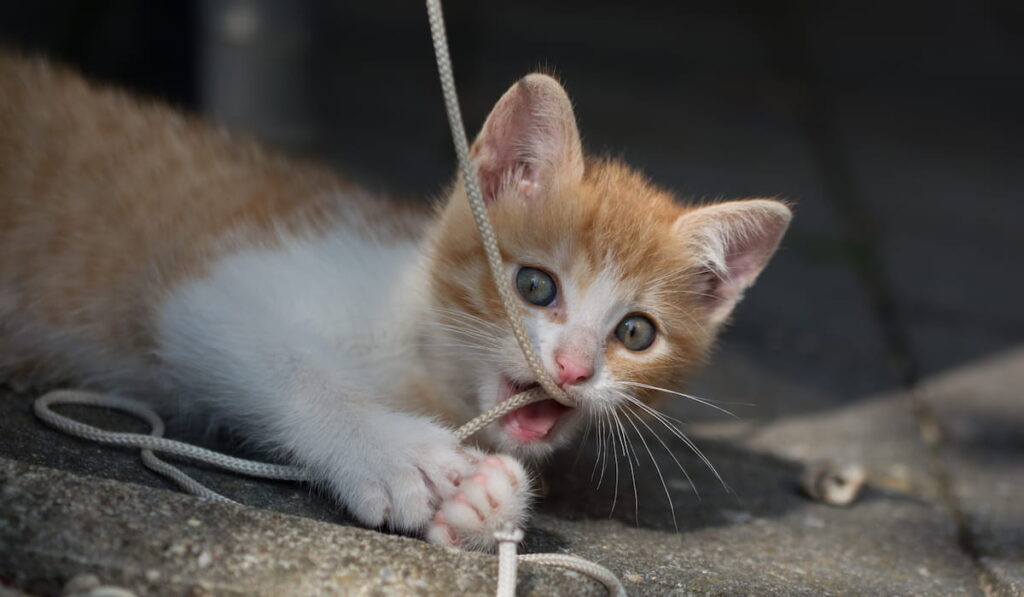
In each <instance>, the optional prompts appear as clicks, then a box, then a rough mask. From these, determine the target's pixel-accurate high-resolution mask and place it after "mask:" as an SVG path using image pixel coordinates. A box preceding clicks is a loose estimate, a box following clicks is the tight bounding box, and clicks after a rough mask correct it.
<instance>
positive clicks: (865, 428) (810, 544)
mask: <svg viewBox="0 0 1024 597" xmlns="http://www.w3.org/2000/svg"><path fill="white" fill-rule="evenodd" d="M908 406H909V404H908V402H907V399H906V397H905V396H903V395H893V396H883V397H878V398H876V399H871V400H865V401H863V402H860V403H857V404H855V405H852V406H850V407H848V408H845V409H840V410H838V411H835V412H829V413H814V414H808V415H803V416H790V417H786V418H784V419H782V420H779V421H776V422H773V423H771V424H769V425H767V427H766V428H764V429H763V430H761V431H757V432H750V431H749V430H747V431H746V434H747V437H745V438H744V434H743V433H740V434H736V435H734V436H732V438H731V439H730V440H729V441H722V440H714V439H708V438H707V437H704V434H703V433H701V431H702V429H703V426H701V425H698V426H696V427H695V428H694V429H692V430H691V429H689V428H687V431H692V432H693V435H692V437H694V439H695V441H696V443H697V444H698V445H699V447H700V448H701V450H702V451H703V452H704V454H705V455H706V456H707V457H708V459H709V460H710V461H711V462H712V463H713V464H714V466H715V467H716V469H717V470H718V472H719V473H720V474H721V477H722V479H723V480H724V482H725V483H727V484H728V485H729V487H730V488H731V491H730V490H727V489H726V488H725V487H724V485H723V484H722V483H721V482H720V481H719V480H718V479H717V478H716V477H715V475H714V474H712V473H711V472H710V471H709V470H708V468H707V467H706V466H705V465H704V464H703V463H702V462H701V460H700V459H699V458H697V457H696V456H694V455H692V453H691V452H690V451H689V449H688V448H687V447H686V446H685V445H684V444H683V442H682V441H680V440H678V439H668V436H667V434H665V433H662V435H663V437H665V438H666V439H665V441H666V444H667V446H668V447H669V448H670V449H671V450H672V453H673V454H675V456H676V458H678V460H679V462H680V463H681V464H682V465H683V467H684V468H685V469H686V470H687V472H688V473H689V475H690V476H691V478H692V484H691V482H690V481H688V480H687V478H686V477H685V476H684V474H683V473H682V472H681V471H680V470H678V468H677V467H676V464H675V462H674V461H673V460H672V458H671V457H670V456H669V455H668V454H667V452H666V451H665V449H664V447H662V446H661V445H660V444H659V443H657V441H656V440H654V439H652V437H651V434H650V433H648V432H647V431H646V430H645V435H646V436H647V439H646V441H647V444H648V446H650V448H651V452H652V454H650V455H649V454H648V453H647V451H646V449H647V448H645V447H644V444H643V443H642V442H640V441H638V440H636V439H633V441H632V449H633V450H635V452H636V454H637V458H636V459H635V460H634V461H633V463H632V467H630V466H629V465H627V464H626V460H627V458H626V456H625V455H623V454H621V453H620V454H619V456H618V458H617V460H618V479H617V480H616V478H615V477H616V472H615V468H614V465H613V462H614V460H613V458H611V457H609V458H608V459H607V463H605V461H604V460H602V459H598V455H599V454H601V453H602V450H601V449H599V447H598V445H595V444H594V443H593V442H590V443H588V444H587V445H586V446H585V447H584V448H583V449H582V451H581V453H580V454H579V455H578V458H577V455H574V454H565V455H562V456H560V457H559V458H556V460H555V462H554V464H553V465H552V469H551V470H549V471H548V472H547V478H549V479H550V481H549V483H548V488H549V489H548V494H547V496H546V498H545V500H544V501H543V503H541V504H540V505H539V514H538V515H537V516H536V517H535V520H534V523H533V524H534V526H535V527H536V529H535V532H534V540H535V541H539V542H540V545H537V544H535V545H534V548H544V546H545V541H546V542H547V543H546V545H551V546H561V547H564V548H566V549H568V550H570V551H572V552H574V553H579V554H580V555H583V556H584V557H590V556H593V557H599V558H601V559H602V561H605V562H607V563H611V564H612V565H613V566H615V567H617V569H619V570H621V571H622V574H623V575H624V576H625V577H626V578H629V579H632V580H633V581H635V584H634V585H633V586H632V587H631V588H632V589H634V590H636V591H637V592H638V594H651V595H658V594H668V593H670V592H671V591H678V592H679V594H758V595H828V594H831V595H838V594H857V595H893V594H915V595H951V594H964V595H976V594H980V589H979V586H978V584H977V579H976V575H975V568H974V563H973V562H972V560H971V558H970V557H968V556H967V555H966V554H964V553H963V552H962V551H961V550H960V548H959V546H958V545H957V536H956V530H957V529H956V525H955V523H954V518H953V516H952V515H951V514H950V512H949V511H948V509H947V508H946V506H945V504H944V503H943V502H942V501H941V499H940V498H939V495H938V493H939V492H938V488H937V487H936V484H935V482H934V477H933V476H932V474H931V470H930V468H929V464H930V460H929V452H928V450H927V448H926V447H925V446H924V444H923V443H922V442H921V441H920V440H918V439H917V424H916V419H915V417H914V415H913V413H912V412H910V410H909V408H908ZM626 427H627V429H630V427H629V425H628V424H626ZM628 434H629V435H630V436H631V437H633V438H635V436H636V435H637V434H636V432H635V431H634V430H631V429H630V431H629V432H628ZM826 458H834V459H838V460H840V461H850V460H855V461H859V462H861V463H863V464H864V465H865V466H867V468H868V471H869V473H870V480H869V487H868V488H867V490H866V491H865V493H864V494H863V495H862V496H861V497H860V499H859V500H858V501H856V502H855V503H854V504H853V505H852V506H851V507H848V508H838V507H832V506H826V505H823V504H820V503H817V502H814V501H812V500H810V499H809V498H807V497H806V496H805V495H803V493H802V492H801V491H800V490H799V489H798V483H797V480H798V477H799V476H800V473H801V471H802V470H803V467H804V466H805V465H806V464H809V463H813V462H817V461H818V460H820V459H826ZM595 459H598V460H597V466H596V467H595V466H594V462H595ZM652 460H655V461H656V462H657V463H658V465H657V468H655V466H653V465H652V463H651V461H652ZM602 468H604V475H603V477H602V475H601V470H602ZM591 475H593V476H591ZM661 475H664V478H665V486H667V488H668V491H669V493H670V494H671V503H672V508H673V509H670V507H669V506H668V503H669V501H668V499H667V498H666V495H665V487H663V486H662V484H661V481H660V476H661ZM633 476H635V479H636V481H635V487H636V489H635V490H634V486H633V481H632V477H633ZM599 481H600V482H599ZM694 488H696V491H695V490H694ZM634 491H635V494H634ZM698 492H699V497H698ZM673 517H674V519H673ZM677 529H678V531H677Z"/></svg>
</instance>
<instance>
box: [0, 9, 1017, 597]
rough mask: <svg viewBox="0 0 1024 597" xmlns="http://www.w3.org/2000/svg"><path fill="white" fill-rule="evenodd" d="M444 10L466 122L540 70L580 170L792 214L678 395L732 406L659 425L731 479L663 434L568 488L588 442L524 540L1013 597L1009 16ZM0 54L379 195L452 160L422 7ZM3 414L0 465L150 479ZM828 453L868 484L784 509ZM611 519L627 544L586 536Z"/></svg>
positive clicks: (12, 18)
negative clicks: (777, 204) (1, 460)
mask: <svg viewBox="0 0 1024 597" xmlns="http://www.w3.org/2000/svg"><path fill="white" fill-rule="evenodd" d="M444 4H445V11H446V17H447V23H448V29H449V36H450V40H451V44H452V52H453V59H454V64H455V73H456V77H457V81H458V87H459V92H460V96H461V99H462V103H463V111H464V114H465V119H466V123H467V126H468V128H469V133H470V134H471V135H472V134H474V132H475V131H476V130H477V129H478V128H479V126H480V125H481V124H482V122H483V119H484V118H485V116H486V115H487V112H488V111H489V109H490V107H491V106H492V105H493V103H494V102H495V101H496V100H497V98H498V97H499V96H500V95H501V93H502V92H503V91H504V90H505V89H506V88H507V87H508V86H509V85H510V84H511V83H513V82H514V81H515V80H516V79H517V78H518V77H520V76H522V75H524V74H526V73H528V72H530V71H532V70H537V69H541V70H545V71H548V72H552V73H554V74H556V75H558V76H559V77H560V78H561V79H562V80H563V82H564V84H565V86H566V88H567V89H568V91H569V93H570V95H571V96H572V98H573V100H574V103H575V108H576V111H577V116H578V119H579V123H580V130H581V132H582V133H583V136H584V142H585V145H586V147H587V148H588V149H589V150H590V151H591V152H594V153H602V154H609V155H613V156H618V157H621V158H623V159H625V160H626V161H628V162H629V163H631V164H632V165H634V166H636V167H637V168H640V169H642V170H643V171H645V172H646V173H647V174H649V175H650V176H651V177H652V178H653V179H654V180H655V181H657V182H658V183H659V184H661V185H663V186H665V187H667V188H670V189H672V190H673V191H674V192H676V193H677V195H678V196H679V197H680V198H681V199H684V200H688V199H692V200H699V201H707V200H714V199H720V198H742V197H755V196H772V197H780V198H784V199H786V200H789V201H791V202H793V204H794V205H795V210H796V218H795V220H794V223H793V226H792V228H791V229H790V232H789V233H788V235H787V237H786V239H785V241H784V243H783V245H782V247H781V248H780V250H779V253H778V254H777V256H776V257H775V258H774V260H773V261H772V263H771V264H770V265H769V267H768V269H767V270H766V271H765V273H764V274H763V275H762V276H761V279H760V280H759V281H758V283H757V285H756V286H755V287H754V288H753V289H752V290H751V291H750V292H749V294H748V297H747V299H746V301H745V302H744V303H743V304H741V305H740V306H739V308H738V309H737V312H736V316H735V322H734V324H733V325H732V326H731V327H730V328H729V329H728V330H727V331H726V333H725V334H724V336H723V338H722V342H721V345H720V348H719V350H718V353H717V354H716V355H715V357H714V359H713V360H712V363H711V366H710V367H708V369H707V370H706V372H705V373H704V374H703V375H702V377H701V378H700V379H699V380H697V381H696V382H695V384H694V386H693V390H692V391H693V392H694V393H695V394H697V395H700V396H702V397H704V398H707V399H712V400H721V401H725V402H728V403H730V404H728V405H727V408H729V409H731V410H734V411H735V412H736V414H737V415H738V419H737V420H732V419H728V418H726V417H724V416H723V415H722V414H721V413H719V412H717V411H714V410H712V409H707V408H703V407H699V406H698V405H695V404H693V403H688V402H685V401H680V402H677V403H673V404H672V405H671V407H670V412H671V414H672V415H673V416H677V417H679V418H682V419H683V420H685V421H686V422H696V423H698V424H697V425H694V426H692V427H689V428H687V429H688V432H691V431H692V432H693V433H694V434H695V435H696V436H697V437H698V439H699V440H700V441H699V443H700V445H701V447H702V448H703V449H705V451H706V452H707V453H708V454H709V456H710V457H711V459H712V460H713V461H714V462H715V464H716V465H717V466H718V467H719V469H720V470H721V472H722V476H723V478H724V480H725V481H726V482H727V483H728V484H730V485H731V486H732V488H733V489H734V490H735V491H734V492H730V491H729V490H728V489H727V488H726V487H725V485H724V484H723V483H720V482H719V480H718V479H717V478H716V477H715V476H714V475H712V474H711V473H710V472H709V471H708V470H707V469H706V468H705V467H704V465H703V463H701V462H700V461H699V459H698V458H697V457H696V456H694V455H691V454H689V452H690V450H689V448H688V447H687V446H685V445H683V443H682V442H679V441H676V440H674V439H673V438H671V437H669V436H668V435H667V434H665V433H664V432H663V433H662V436H663V437H666V438H667V440H668V443H667V445H666V446H665V448H666V453H661V451H660V448H658V447H657V446H655V448H657V450H656V453H655V454H654V455H652V456H651V460H652V461H655V460H656V462H660V463H661V465H660V466H661V468H660V469H658V470H657V471H653V470H652V469H651V468H650V467H646V462H647V460H646V456H645V455H644V452H643V449H644V448H645V447H646V443H645V445H643V446H641V445H639V444H638V443H637V442H635V441H634V442H633V443H634V449H635V450H636V451H637V452H638V454H639V455H640V457H639V458H637V459H636V464H637V471H636V479H635V481H634V487H633V489H632V491H630V489H629V482H628V480H627V479H626V478H625V477H626V471H625V464H626V463H628V462H629V458H628V457H627V458H626V459H625V462H624V463H622V466H623V473H622V475H623V477H624V479H623V481H622V482H621V483H620V482H619V479H618V473H617V472H616V479H615V485H614V488H610V486H611V483H610V482H608V481H606V482H605V483H604V485H603V486H601V483H600V481H597V483H596V485H598V487H596V488H595V480H594V478H593V475H592V474H591V475H590V478H589V479H588V478H587V474H585V473H586V470H589V469H590V462H591V461H593V462H594V466H595V467H596V465H597V462H598V457H599V456H598V452H600V450H599V447H598V446H595V443H594V441H593V440H591V441H590V442H589V443H584V444H583V447H582V448H581V450H582V452H583V462H585V463H586V464H585V465H583V468H584V474H581V475H561V476H559V477H558V482H557V483H553V484H551V487H550V488H549V493H548V495H547V499H546V501H545V502H544V503H543V504H542V505H541V506H540V507H539V508H538V512H537V513H536V515H535V516H534V518H533V523H532V524H533V525H534V526H533V528H531V532H530V534H529V535H528V542H530V547H529V549H533V550H537V549H540V550H545V549H548V550H550V549H555V548H562V547H566V548H568V549H570V550H573V551H575V552H576V553H580V554H582V555H585V556H587V555H589V557H597V558H599V559H601V560H602V561H604V562H606V563H607V562H611V563H612V564H613V567H616V570H618V571H620V572H621V571H626V570H634V571H638V572H637V575H634V576H635V579H637V578H638V579H641V581H642V582H644V583H648V584H647V585H644V586H646V587H647V589H646V590H647V591H649V593H650V594H663V593H664V592H665V591H667V590H669V588H672V587H679V586H684V585H683V584H680V583H696V584H687V585H686V586H690V587H691V588H693V587H696V589H695V590H699V591H700V592H702V593H703V592H704V591H705V590H706V589H705V588H704V585H701V584H700V583H701V582H703V580H701V579H705V580H706V579H715V580H713V582H712V581H710V580H709V581H708V582H711V584H710V585H708V586H714V587H718V588H719V589H722V590H723V591H724V592H725V593H726V594H740V593H747V592H750V591H753V592H754V593H765V592H770V591H769V589H771V591H776V590H777V591H778V592H777V593H775V594H793V593H794V592H796V589H797V588H800V587H802V588H804V589H807V592H806V593H805V594H825V593H828V592H838V593H840V594H922V595H924V594H934V595H948V594H953V593H954V589H955V587H962V588H963V592H964V594H974V593H973V592H974V591H976V590H977V583H976V582H975V576H976V575H978V574H980V575H981V576H982V581H983V582H982V584H985V585H986V586H991V584H992V583H993V582H995V583H996V584H997V585H999V583H1003V584H1002V585H999V586H1004V587H1016V589H1014V590H1017V591H1024V582H1022V581H1021V580H1020V579H1024V574H1022V572H1021V571H1024V502H1022V501H1021V500H1020V497H1019V496H1020V495H1021V493H1022V492H1024V389H1022V388H1024V309H1022V307H1024V275H1022V270H1024V268H1022V261H1024V250H1022V242H1021V236H1022V232H1021V231H1022V226H1024V193H1022V191H1021V189H1022V188H1024V141H1022V138H1024V109H1022V108H1024V3H1021V2H1019V1H1014V0H976V1H972V2H951V1H943V2H937V1H933V2H901V1H890V2H884V3H883V2H863V1H858V2H812V1H800V0H786V1H778V2H775V1H760V0H722V1H718V2H692V1H684V0H679V1H673V2H651V1H643V0H638V1H632V2H623V1H615V2H613V1H608V0H589V1H586V2H541V1H538V0H523V1H518V2H483V1H475V2H470V1H465V0H446V1H445V3H444ZM0 45H6V46H8V47H14V48H19V49H22V50H27V51H33V52H39V53H43V54H46V55H49V56H50V57H52V58H53V59H55V60H58V61H61V62H64V63H67V64H70V65H72V66H74V67H75V68H77V69H79V70H81V71H83V72H84V73H86V74H87V75H88V76H90V77H91V78H94V79H97V80H100V81H105V82H108V83H111V84H114V85H118V86H121V87H124V88H127V89H130V90H132V91H135V92H137V93H139V94H142V95H146V96H152V97H158V98H162V99H163V100H165V101H167V102H169V103H171V104H173V105H175V106H177V107H179V108H182V109H184V110H188V111H191V112H195V113H200V114H202V115H204V116H205V117H207V118H209V119H211V120H214V121H217V122H220V123H223V124H226V125H227V126H229V127H230V128H232V129H235V130H238V131H241V132H245V133H250V134H255V135H257V136H259V137H261V138H263V139H265V140H266V141H267V142H268V143H270V144H273V145H275V146H278V147H283V148H285V149H287V150H289V151H291V152H294V153H298V154H303V155H308V156H313V157H315V158H318V159H321V160H325V161H327V162H329V163H331V164H333V165H334V166H336V167H337V168H339V169H341V170H343V171H344V172H346V173H347V174H348V175H349V176H351V177H353V178H355V179H356V180H359V181H361V182H362V183H363V184H365V185H367V186H369V187H371V188H373V189H376V190H378V191H380V192H381V193H387V194H391V195H396V196H403V197H410V198H420V199H422V200H428V199H430V198H432V197H435V196H436V195H437V194H438V193H439V192H440V190H441V189H442V187H443V186H444V185H445V184H446V183H447V182H448V181H449V180H450V178H451V176H452V174H453V172H454V167H455V160H454V156H453V153H452V149H451V142H450V139H449V133H448V128H447V121H446V119H445V115H444V110H443V107H442V103H441V94H440V88H439V84H438V82H437V75H436V71H435V65H434V61H433V60H434V59H433V54H432V48H431V44H430V41H429V35H428V30H427V23H426V17H425V12H424V8H423V5H422V3H421V2H416V1H410V0H402V1H397V0H378V1H375V2H339V1H330V2H329V1H326V0H324V1H314V0H307V1H291V2H280V1H275V0H197V1H155V0H150V1H146V2H132V1H127V0H108V1H97V0H92V1H72V0H66V1H57V0H37V1H34V2H5V3H0ZM12 396H13V394H12ZM733 403H736V404H733ZM27 404H28V402H27V398H26V399H25V400H21V399H19V400H10V401H6V402H4V401H0V407H3V408H4V409H6V410H5V411H4V412H2V413H0V414H2V415H3V416H0V427H6V429H0V431H3V434H2V437H4V438H5V440H4V441H0V456H6V457H11V458H14V459H15V460H23V461H25V462H32V463H35V464H40V465H44V466H48V467H56V468H65V469H68V470H72V471H76V472H84V473H87V474H94V475H100V476H106V477H114V478H117V479H121V480H130V481H134V482H138V483H142V484H147V485H154V486H157V487H168V485H167V484H165V483H164V482H163V481H162V480H160V479H157V478H155V477H154V476H152V475H150V474H149V473H148V472H146V471H144V470H142V469H141V467H140V466H139V465H138V462H137V460H136V457H135V455H134V454H130V453H127V452H124V451H116V450H109V449H106V448H101V447H97V446H89V445H83V444H81V442H75V441H74V440H69V439H67V438H65V437H63V436H58V434H56V432H52V431H50V430H47V429H44V428H43V427H42V425H41V424H39V423H38V422H36V421H34V420H32V419H31V413H30V412H28V408H27V407H26V405H27ZM82 416H83V417H85V418H88V417H89V416H97V415H95V414H92V415H89V414H83V415H82ZM637 433H638V434H639V430H637ZM669 449H671V450H672V451H674V452H675V453H676V454H677V455H679V458H680V459H681V460H682V462H683V463H684V465H685V466H686V467H687V469H688V470H690V472H691V473H692V474H694V478H693V482H692V486H691V483H690V481H689V480H688V479H684V478H683V477H682V476H680V475H679V474H678V471H676V470H675V468H674V467H675V464H674V463H673V460H674V459H675V457H674V456H672V460H670V459H669V458H668V456H671V455H670V454H667V450H669ZM577 458H579V455H578V454H574V453H573V452H572V451H571V450H570V451H567V455H566V456H564V457H561V458H556V459H555V461H554V462H553V463H552V464H551V466H553V467H554V468H555V469H556V470H559V469H569V468H572V467H574V466H575V465H576V460H575V459H577ZM606 458H607V457H606ZM826 458H832V459H837V460H853V461H857V462H861V463H864V464H865V465H866V466H867V467H868V470H869V477H870V484H871V487H872V488H873V489H872V490H869V492H868V497H867V498H866V499H865V500H862V501H863V503H861V504H860V506H858V507H855V508H851V509H848V510H839V509H830V508H827V507H824V506H820V505H815V504H812V503H811V502H810V501H809V500H807V499H806V497H801V494H800V492H799V491H797V490H796V479H797V477H798V476H799V474H800V470H801V469H802V468H803V467H805V466H807V465H809V464H811V463H814V462H816V461H818V460H821V459H826ZM641 461H643V466H642V465H641ZM615 462H616V464H617V465H618V464H619V461H618V459H617V458H616V460H615ZM602 467H604V465H602ZM609 467H610V465H609ZM645 467H646V468H645ZM632 468H633V467H632V464H631V465H630V471H629V473H630V474H631V475H632V474H633V471H632ZM662 471H666V475H665V476H666V478H667V486H664V485H662V484H661V476H662ZM655 472H656V473H657V474H655ZM196 474H197V476H198V477H199V478H200V479H201V480H202V481H203V482H204V483H207V484H209V485H211V486H213V487H214V488H215V489H217V490H218V491H221V492H223V493H228V494H230V495H233V496H236V497H237V496H239V494H242V497H240V498H239V499H240V501H243V502H244V503H246V504H250V505H257V506H263V507H269V508H274V509H278V510H283V511H287V512H292V513H297V514H302V515H305V516H311V517H315V518H321V519H327V520H331V521H337V520H339V519H340V518H341V514H340V513H338V512H337V511H336V510H334V509H333V508H332V507H331V506H330V504H326V503H325V502H324V501H322V500H321V501H319V502H317V501H316V500H310V499H309V496H308V495H306V494H305V492H302V491H300V492H296V491H294V489H293V488H292V487H290V486H284V487H282V486H280V484H277V485H274V484H268V483H262V484H261V483H259V482H255V481H245V482H244V484H243V482H241V481H239V480H238V479H237V478H235V477H232V476H230V475H220V474H218V473H212V472H209V471H197V472H196ZM609 476H610V473H609ZM637 486H638V487H639V490H637V489H636V487H637ZM598 489H600V490H598ZM663 489H664V490H665V493H668V490H669V489H671V493H672V496H671V498H668V500H666V499H665V496H664V494H663V493H662V491H663ZM691 490H694V491H693V492H691ZM697 490H699V492H700V496H702V497H698V495H697ZM637 495H639V496H640V498H639V499H638V498H637ZM666 501H668V502H669V503H673V504H674V510H671V511H670V508H669V507H668V505H667V504H666ZM608 516H613V517H614V518H615V519H617V520H618V521H619V522H622V523H623V524H624V525H626V526H633V525H636V526H637V527H643V528H644V529H645V530H644V531H643V532H640V530H639V529H637V531H636V533H635V534H634V535H628V534H623V533H624V531H621V528H620V527H618V526H614V525H612V526H607V525H605V526H602V523H600V522H594V523H591V522H588V521H591V520H594V521H602V520H604V519H605V518H607V517H608ZM676 530H682V531H685V532H684V533H682V534H676V533H675V531H676ZM620 531H621V532H620ZM607 537H613V539H611V540H610V541H611V542H612V543H613V544H614V545H617V546H618V549H617V550H616V549H611V550H608V549H607V548H606V547H604V545H605V543H603V542H604V541H605V540H606V539H607ZM684 545H685V546H686V549H683V548H682V547H681V546H684ZM693 546H696V547H693ZM712 546H714V549H712ZM588 550H589V551H588ZM880 550H881V551H880ZM666 554H668V555H666ZM835 554H840V555H835ZM832 556H834V557H835V558H839V560H841V561H842V562H843V564H842V566H837V565H836V561H837V560H836V559H829V558H830V557H832ZM616 558H617V559H616ZM666 558H678V559H677V560H672V561H671V562H670V561H669V560H667V559H666ZM0 559H2V558H0ZM680 562H681V563H680ZM694 569H700V570H701V571H702V573H703V575H704V576H701V575H698V574H694V575H691V574H689V572H688V571H689V570H694ZM805 570H810V571H811V573H810V575H809V576H808V575H805V574H804V571H805ZM922 570H923V571H924V572H921V571H922ZM709 571H710V572H709ZM766 571H767V572H766ZM908 571H910V572H908ZM915 571H916V572H915ZM1007 571H1009V572H1007ZM915 575H916V576H915ZM853 578H856V579H857V580H856V582H854V581H853V580H851V579H853ZM635 579H633V580H630V582H631V583H640V582H641V581H637V580H635ZM658 579H660V580H658ZM666 579H667V580H666ZM694 579H696V580H694ZM737 579H738V580H737ZM993 579H996V580H993ZM731 582H739V583H740V584H739V585H736V586H734V585H730V584H729V583H731ZM658 583H662V584H658ZM715 583H719V584H715ZM772 583H777V584H772ZM830 583H832V584H830ZM901 583H903V584H901ZM929 583H931V584H929ZM958 583H959V584H958ZM986 583H988V584H986ZM639 586H640V585H639V584H635V585H631V589H633V588H636V587H639ZM722 587H726V588H722ZM728 587H733V589H727V588H728ZM736 587H739V588H736ZM752 587H753V588H752ZM773 587H774V588H773ZM837 587H838V588H837ZM707 590H711V589H707ZM716 590H718V589H716ZM956 590H960V589H956ZM996 593H997V594H1003V593H999V592H998V591H996ZM1006 594H1017V593H1013V592H1012V591H1010V592H1007V593H1006Z"/></svg>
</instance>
